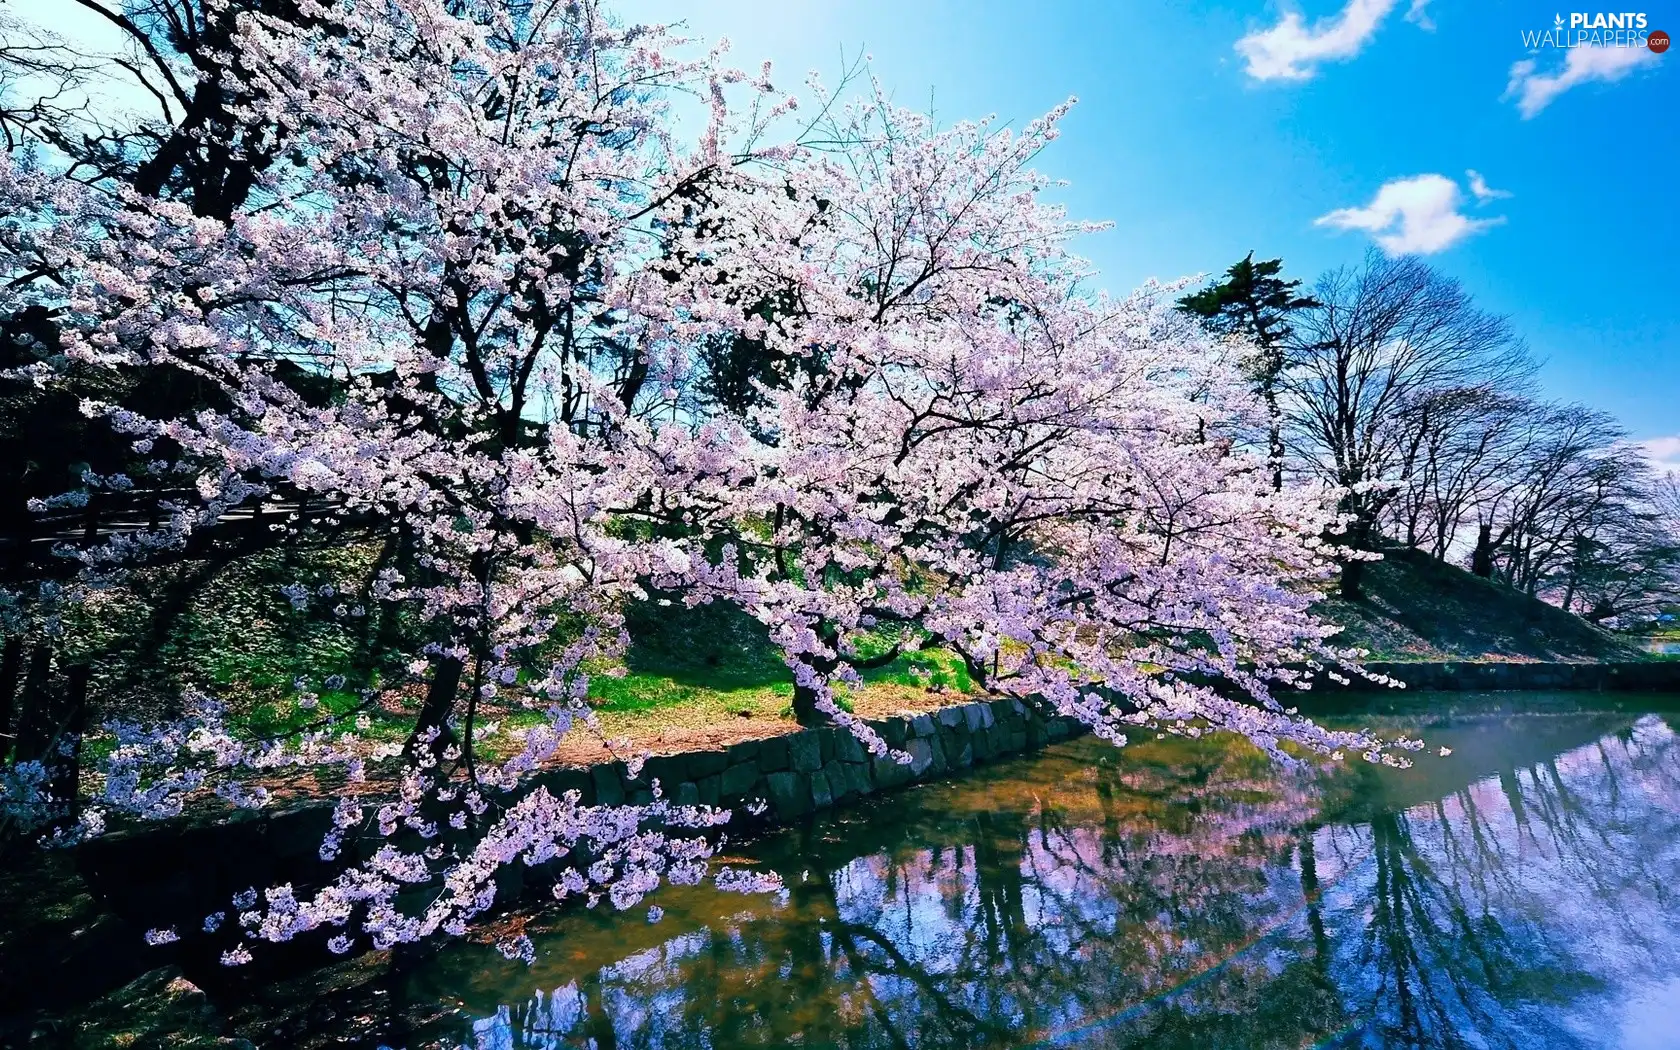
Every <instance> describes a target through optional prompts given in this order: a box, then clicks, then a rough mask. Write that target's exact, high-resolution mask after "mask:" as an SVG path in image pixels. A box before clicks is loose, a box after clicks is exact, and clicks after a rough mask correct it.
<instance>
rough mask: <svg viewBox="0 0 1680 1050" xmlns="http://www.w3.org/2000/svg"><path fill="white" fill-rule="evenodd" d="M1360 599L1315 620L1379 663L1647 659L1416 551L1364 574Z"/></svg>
mask: <svg viewBox="0 0 1680 1050" xmlns="http://www.w3.org/2000/svg"><path fill="white" fill-rule="evenodd" d="M1366 580H1367V581H1368V582H1367V586H1366V587H1365V597H1364V598H1362V599H1361V600H1360V601H1358V602H1346V601H1342V600H1341V599H1331V600H1328V601H1326V602H1324V603H1323V605H1322V606H1321V608H1320V612H1321V613H1322V614H1323V615H1324V616H1325V617H1327V618H1328V619H1329V620H1331V621H1332V622H1334V623H1338V624H1340V625H1342V627H1343V633H1342V634H1341V635H1340V636H1339V637H1338V638H1337V641H1339V642H1342V643H1345V644H1352V645H1357V646H1360V647H1362V648H1365V649H1369V650H1370V651H1371V654H1372V659H1376V660H1509V661H1534V660H1559V661H1569V662H1577V661H1581V662H1586V661H1594V660H1630V659H1639V658H1640V657H1642V656H1643V655H1644V654H1643V653H1642V652H1641V651H1640V650H1639V649H1637V648H1636V647H1634V646H1632V645H1630V644H1628V643H1627V642H1626V641H1623V640H1621V639H1619V638H1617V637H1616V636H1614V635H1612V634H1610V633H1608V632H1606V631H1602V630H1599V629H1598V628H1596V627H1593V626H1592V625H1591V624H1589V623H1587V622H1586V621H1585V620H1582V619H1581V618H1580V617H1577V616H1574V615H1572V614H1570V613H1566V612H1564V611H1563V610H1561V609H1558V608H1556V607H1555V606H1551V605H1547V604H1546V603H1545V602H1542V601H1539V600H1537V599H1534V598H1530V597H1529V596H1528V595H1526V594H1522V593H1520V592H1518V591H1514V590H1511V589H1510V588H1508V587H1503V586H1500V585H1499V584H1496V583H1492V582H1489V581H1488V580H1484V579H1481V578H1479V577H1476V576H1473V575H1471V574H1470V573H1468V572H1465V571H1464V570H1463V569H1460V568H1457V567H1455V566H1452V565H1446V564H1443V563H1442V562H1439V561H1436V560H1435V559H1434V558H1431V557H1429V556H1428V555H1426V554H1422V553H1419V552H1418V551H1413V550H1399V551H1390V552H1389V553H1388V554H1386V555H1385V556H1384V558H1383V560H1382V561H1380V562H1377V563H1374V564H1372V565H1371V566H1369V567H1368V568H1367V570H1366Z"/></svg>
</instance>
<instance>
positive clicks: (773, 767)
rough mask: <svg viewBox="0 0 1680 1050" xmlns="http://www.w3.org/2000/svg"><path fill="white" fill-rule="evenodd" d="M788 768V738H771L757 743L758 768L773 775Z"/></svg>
mask: <svg viewBox="0 0 1680 1050" xmlns="http://www.w3.org/2000/svg"><path fill="white" fill-rule="evenodd" d="M787 767H788V738H787V737H785V736H773V737H770V738H769V739H768V740H761V741H759V745H758V768H759V769H761V770H763V771H764V772H766V773H775V772H777V771H779V770H783V769H786V768H787Z"/></svg>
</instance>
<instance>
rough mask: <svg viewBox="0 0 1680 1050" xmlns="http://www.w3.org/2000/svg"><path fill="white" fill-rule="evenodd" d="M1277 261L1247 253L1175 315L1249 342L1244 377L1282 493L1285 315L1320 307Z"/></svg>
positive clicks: (1287, 327) (1275, 483) (1183, 302)
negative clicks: (1260, 412)
mask: <svg viewBox="0 0 1680 1050" xmlns="http://www.w3.org/2000/svg"><path fill="white" fill-rule="evenodd" d="M1282 271H1283V260H1282V259H1265V260H1262V261H1261V262H1255V261H1254V253H1253V252H1249V253H1248V254H1247V255H1246V256H1244V257H1243V259H1242V261H1241V262H1238V263H1237V264H1236V265H1234V266H1232V267H1231V268H1230V269H1228V270H1226V271H1225V277H1224V279H1223V280H1220V281H1216V282H1215V283H1213V284H1211V285H1209V286H1208V287H1206V288H1203V289H1202V290H1201V291H1199V292H1195V293H1192V294H1190V295H1186V296H1185V297H1184V298H1182V299H1180V300H1179V301H1178V305H1179V309H1181V310H1183V311H1184V312H1185V313H1189V314H1194V315H1195V316H1197V317H1200V318H1201V319H1202V321H1203V323H1205V324H1206V325H1207V327H1208V328H1210V329H1211V330H1213V331H1215V332H1218V333H1220V334H1221V335H1241V336H1246V337H1247V338H1249V339H1251V340H1253V342H1254V346H1255V355H1254V357H1253V358H1252V359H1251V360H1250V361H1249V363H1248V374H1249V377H1250V378H1251V379H1252V380H1253V382H1254V385H1255V389H1257V390H1258V391H1259V393H1260V396H1261V397H1262V398H1263V399H1264V400H1265V402H1266V418H1267V420H1268V423H1267V433H1266V438H1267V445H1268V450H1269V454H1270V457H1271V460H1272V488H1274V489H1282V488H1283V433H1282V413H1281V411H1280V410H1279V408H1278V384H1279V382H1280V381H1281V379H1282V376H1283V370H1284V369H1285V368H1286V367H1288V364H1289V340H1290V336H1291V335H1293V334H1294V329H1293V327H1292V326H1291V325H1290V323H1289V316H1290V314H1292V313H1294V312H1295V311H1297V310H1309V309H1312V308H1314V307H1316V306H1318V305H1319V303H1318V301H1317V300H1315V299H1313V298H1312V297H1311V296H1306V295H1297V294H1296V289H1297V288H1299V287H1300V285H1301V282H1300V281H1298V280H1297V281H1285V280H1284V279H1283V278H1282V277H1280V276H1279V274H1281V273H1282Z"/></svg>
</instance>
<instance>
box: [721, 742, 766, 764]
mask: <svg viewBox="0 0 1680 1050" xmlns="http://www.w3.org/2000/svg"><path fill="white" fill-rule="evenodd" d="M758 750H759V741H757V740H743V741H741V742H740V743H738V744H730V745H729V747H728V748H727V749H726V753H727V754H728V756H729V764H730V765H732V766H733V765H737V764H739V763H741V762H757V761H758Z"/></svg>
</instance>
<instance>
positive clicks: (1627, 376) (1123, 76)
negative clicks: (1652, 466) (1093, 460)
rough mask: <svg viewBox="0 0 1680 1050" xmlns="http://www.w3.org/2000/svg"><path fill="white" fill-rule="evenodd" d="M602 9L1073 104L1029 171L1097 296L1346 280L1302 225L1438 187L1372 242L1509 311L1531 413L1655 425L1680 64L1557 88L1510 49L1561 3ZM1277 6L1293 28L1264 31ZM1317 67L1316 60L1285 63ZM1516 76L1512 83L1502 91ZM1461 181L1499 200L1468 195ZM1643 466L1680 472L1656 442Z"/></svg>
mask: <svg viewBox="0 0 1680 1050" xmlns="http://www.w3.org/2000/svg"><path fill="white" fill-rule="evenodd" d="M1644 2H1650V0H1644ZM1664 2H1665V3H1667V4H1668V6H1666V7H1661V8H1647V9H1646V11H1645V13H1646V15H1647V25H1648V28H1650V29H1668V30H1671V31H1673V32H1680V0H1664ZM619 10H620V11H622V12H623V13H624V15H625V16H626V17H627V18H630V19H634V20H638V21H674V20H679V19H686V21H687V23H688V26H689V28H690V30H691V32H693V33H694V34H696V35H700V36H704V37H706V38H707V39H708V40H716V39H717V38H719V37H727V38H729V40H730V41H731V43H732V44H733V45H734V47H733V58H734V59H735V60H736V61H737V62H739V63H740V64H742V65H743V66H756V64H757V62H758V61H760V60H762V59H766V58H768V59H770V60H772V61H773V62H775V64H776V66H777V68H779V69H780V70H781V78H782V80H783V81H784V82H785V85H786V86H787V87H789V88H794V87H797V86H799V84H798V82H799V81H802V80H803V78H804V75H805V73H806V71H808V70H811V69H817V70H819V71H821V72H822V73H823V74H824V75H825V76H827V77H830V78H832V77H833V76H835V75H837V73H838V70H839V69H840V52H841V48H842V47H845V48H846V50H847V53H848V54H852V53H856V52H857V51H858V50H860V49H862V50H864V51H866V52H867V53H868V54H870V55H871V56H872V59H873V62H872V64H873V66H874V69H875V71H876V74H877V75H878V76H879V77H880V79H881V80H882V81H883V82H884V83H885V84H886V85H887V86H888V87H889V88H891V89H892V90H893V92H894V95H895V98H896V99H897V100H898V101H899V102H901V103H902V104H904V105H909V106H915V107H917V108H923V109H925V108H927V107H928V106H929V105H930V101H931V105H932V107H933V109H934V111H935V112H936V113H937V114H938V115H939V116H940V117H941V118H944V119H949V120H957V119H960V118H964V117H975V116H983V115H985V114H988V113H996V114H998V115H999V116H1001V117H1004V118H1006V119H1011V120H1014V121H1016V122H1020V121H1024V120H1026V119H1028V118H1031V117H1033V116H1036V115H1038V114H1039V113H1041V112H1043V111H1044V110H1046V109H1048V108H1050V107H1051V106H1053V105H1054V104H1056V103H1057V102H1059V101H1061V100H1062V99H1064V98H1066V97H1067V96H1069V95H1076V96H1078V98H1079V105H1078V106H1077V107H1075V109H1074V111H1073V113H1072V114H1071V115H1070V116H1069V117H1068V119H1067V121H1066V124H1065V125H1064V132H1063V136H1062V138H1061V139H1060V140H1059V141H1058V142H1057V143H1055V144H1054V146H1053V147H1052V148H1051V149H1050V150H1049V151H1048V152H1047V153H1046V154H1045V156H1044V158H1043V160H1042V161H1041V163H1040V165H1039V166H1040V167H1041V168H1042V169H1043V170H1045V171H1046V172H1047V173H1049V174H1051V175H1054V176H1057V177H1061V178H1065V179H1067V180H1069V182H1070V185H1069V187H1068V188H1067V190H1066V191H1064V192H1063V194H1062V196H1063V199H1064V200H1065V201H1066V203H1067V205H1068V207H1069V209H1070V210H1071V211H1072V212H1073V214H1074V215H1076V216H1078V217H1081V218H1091V219H1106V220H1110V221H1112V222H1113V223H1114V229H1113V230H1111V231H1109V232H1107V233H1104V234H1101V235H1098V236H1095V237H1092V238H1089V239H1088V240H1087V241H1086V242H1085V243H1083V244H1082V245H1081V246H1080V247H1081V251H1082V253H1083V254H1085V255H1086V256H1088V257H1089V258H1091V259H1092V260H1093V261H1094V262H1095V263H1096V264H1097V266H1098V267H1099V268H1100V270H1101V271H1102V283H1103V284H1104V285H1105V286H1107V287H1108V288H1110V289H1112V290H1115V291H1124V290H1127V289H1130V288H1132V287H1134V286H1136V285H1137V284H1138V283H1139V282H1141V281H1142V280H1143V279H1145V278H1147V277H1152V276H1154V277H1162V278H1169V277H1177V276H1182V275H1185V274H1192V273H1197V272H1203V271H1217V270H1221V269H1223V268H1224V267H1225V266H1227V265H1229V264H1230V263H1231V262H1233V261H1235V260H1236V259H1238V258H1240V257H1241V256H1242V255H1243V254H1244V253H1245V252H1247V251H1248V250H1249V249H1251V248H1252V249H1255V250H1256V251H1258V252H1259V253H1261V255H1262V256H1263V257H1266V256H1281V257H1282V258H1283V259H1284V262H1285V264H1286V266H1287V268H1288V270H1289V271H1291V272H1292V273H1294V274H1295V275H1297V276H1301V277H1305V278H1309V279H1310V278H1312V277H1313V276H1315V275H1316V274H1318V273H1319V272H1320V271H1322V270H1324V269H1326V268H1328V267H1332V266H1336V265H1340V264H1343V263H1354V262H1357V261H1358V259H1359V257H1360V255H1361V254H1362V253H1363V251H1364V250H1365V248H1366V246H1367V244H1369V243H1370V241H1371V238H1372V234H1371V233H1369V232H1367V231H1365V230H1363V229H1359V228H1353V229H1346V230H1338V229H1336V228H1334V226H1333V225H1331V224H1323V225H1315V220H1316V219H1319V218H1320V217H1323V216H1327V215H1330V214H1331V213H1333V212H1337V211H1338V210H1339V209H1367V208H1368V206H1370V205H1371V204H1372V203H1373V202H1374V201H1375V200H1376V199H1377V195H1378V193H1379V191H1380V190H1381V188H1382V187H1383V186H1384V184H1385V183H1390V182H1394V181H1396V180H1402V179H1408V178H1412V177H1416V176H1423V175H1439V176H1442V177H1443V179H1444V180H1451V186H1444V185H1443V184H1442V183H1440V182H1435V181H1430V180H1425V181H1422V182H1413V183H1410V184H1407V185H1402V186H1400V187H1397V188H1394V189H1391V190H1390V192H1389V193H1388V194H1387V195H1386V197H1385V200H1384V203H1385V204H1393V205H1397V206H1404V207H1405V208H1406V210H1408V211H1409V212H1410V213H1411V214H1412V215H1413V222H1412V229H1411V230H1410V232H1409V235H1408V234H1407V233H1405V232H1403V231H1401V230H1399V229H1392V230H1388V231H1379V233H1378V234H1377V235H1378V236H1383V235H1385V233H1386V235H1391V236H1394V237H1396V238H1397V240H1396V241H1393V242H1391V243H1394V244H1396V246H1404V245H1405V244H1407V243H1409V242H1416V243H1422V244H1425V245H1428V246H1431V247H1434V246H1436V244H1438V243H1439V242H1440V241H1442V240H1446V241H1449V242H1451V243H1449V244H1448V245H1447V246H1446V247H1444V248H1442V249H1441V250H1439V251H1436V252H1434V253H1433V254H1431V255H1430V256H1429V260H1430V262H1431V263H1432V264H1434V265H1436V266H1438V267H1439V268H1440V269H1442V270H1443V271H1445V272H1446V273H1448V274H1451V275H1452V276H1454V277H1457V278H1458V279H1460V280H1461V281H1463V282H1464V284H1465V285H1466V286H1467V287H1468V288H1469V289H1470V290H1471V291H1472V292H1473V293H1474V294H1475V295H1476V297H1477V298H1478V300H1479V301H1480V302H1481V303H1482V304H1483V305H1484V307H1485V308H1487V309H1490V310H1494V311H1497V312H1500V313H1505V314H1509V315H1510V316H1511V318H1512V320H1513V322H1514V324H1515V325H1516V327H1517V329H1518V330H1519V331H1520V332H1521V333H1523V335H1524V336H1525V338H1526V339H1527V340H1528V342H1529V344H1530V346H1531V347H1532V348H1533V349H1534V350H1535V352H1536V353H1537V354H1538V355H1539V356H1540V357H1542V358H1544V359H1545V360H1546V362H1547V363H1546V367H1545V369H1544V372H1543V374H1542V381H1543V383H1544V385H1545V387H1546V389H1547V390H1548V391H1549V392H1550V393H1551V394H1552V395H1553V396H1556V397H1560V398H1570V399H1576V400H1581V401H1584V402H1587V403H1590V404H1593V405H1596V406H1599V407H1602V408H1605V409H1608V410H1610V411H1613V412H1615V413H1617V414H1618V415H1620V416H1621V417H1622V418H1623V419H1624V420H1625V422H1626V423H1627V425H1628V426H1629V427H1630V428H1631V429H1632V430H1633V432H1634V433H1635V435H1636V436H1637V437H1640V438H1662V437H1675V436H1677V435H1680V327H1677V323H1680V71H1677V70H1675V69H1673V68H1670V67H1671V66H1672V65H1674V64H1675V63H1676V62H1680V52H1672V51H1671V52H1669V53H1668V54H1664V55H1661V56H1657V55H1652V54H1649V53H1645V54H1643V55H1642V56H1640V57H1638V58H1631V56H1623V55H1610V56H1605V55H1601V54H1594V55H1586V56H1584V57H1586V58H1589V59H1593V60H1603V59H1605V58H1608V59H1609V63H1608V65H1609V68H1607V69H1600V68H1598V67H1596V66H1594V65H1591V64H1588V63H1581V62H1579V61H1578V60H1576V68H1575V69H1574V71H1573V72H1572V73H1570V74H1568V75H1567V76H1566V75H1564V74H1563V71H1564V70H1565V69H1566V63H1567V62H1569V61H1571V60H1570V59H1568V58H1567V54H1568V53H1567V52H1565V51H1563V50H1560V49H1556V48H1547V49H1542V50H1541V51H1539V52H1537V53H1535V54H1532V55H1531V54H1529V53H1527V52H1525V50H1524V46H1523V39H1522V31H1523V30H1531V31H1536V30H1542V29H1549V28H1552V26H1553V20H1554V18H1555V17H1557V16H1558V15H1559V14H1561V15H1562V17H1563V19H1564V20H1565V22H1566V23H1567V22H1568V21H1569V18H1570V13H1571V12H1569V11H1567V10H1560V9H1557V8H1554V7H1552V6H1541V5H1539V4H1534V3H1505V2H1499V0H1430V2H1428V3H1427V4H1426V5H1418V4H1414V3H1412V0H1352V2H1351V3H1350V2H1349V0H1300V2H1299V3H1298V4H1297V5H1292V6H1287V7H1286V6H1281V5H1279V4H1276V3H1270V2H1268V0H1240V2H1239V0H1226V2H1223V3H1220V2H1212V3H1209V2H1204V0H1184V2H1174V3H1170V4H1169V3H1106V4H1105V3H1082V2H1071V0H1070V2H1053V0H1036V2H1032V3H1023V2H1021V0H1011V2H1000V0H853V2H846V3H839V2H814V0H777V2H769V0H710V2H705V3H693V2H689V3H681V2H674V0H634V2H627V3H622V4H621V5H620V6H619ZM1290 12H1295V13H1296V14H1297V15H1298V17H1299V21H1298V22H1296V23H1293V24H1291V23H1286V22H1285V21H1284V19H1285V17H1286V16H1287V15H1288V14H1289V13H1290ZM1280 24H1282V25H1283V28H1282V31H1281V32H1279V33H1274V34H1273V35H1272V36H1271V37H1265V38H1262V37H1260V36H1259V34H1263V33H1266V32H1268V31H1271V30H1275V29H1277V28H1278V27H1279V26H1280ZM1426 26H1429V27H1432V28H1426ZM1245 37H1249V38H1251V42H1250V43H1248V44H1245V45H1244V46H1245V48H1246V49H1247V50H1248V51H1249V52H1251V53H1254V54H1256V55H1257V56H1258V57H1259V60H1260V61H1259V63H1258V68H1259V71H1260V72H1261V73H1263V74H1264V73H1276V72H1279V71H1280V70H1282V71H1291V72H1294V73H1297V74H1299V73H1310V75H1309V76H1305V77H1296V78H1293V79H1291V78H1288V77H1281V76H1274V77H1272V78H1270V79H1263V78H1261V77H1257V76H1255V75H1254V74H1253V73H1251V72H1250V61H1249V59H1248V58H1247V57H1245V55H1244V54H1242V53H1239V51H1238V50H1237V46H1238V43H1239V41H1241V40H1243V39H1244V38H1245ZM1268 42H1269V43H1270V45H1271V46H1270V47H1267V46H1266V43H1268ZM1350 52H1351V53H1350ZM1315 54H1319V55H1325V54H1328V55H1329V56H1330V57H1327V58H1325V59H1323V60H1321V61H1316V62H1315V61H1312V60H1310V58H1308V57H1305V56H1311V55H1315ZM1630 59H1631V61H1630ZM1523 61H1532V62H1534V63H1535V66H1534V67H1533V69H1532V70H1530V71H1528V72H1529V73H1530V76H1529V77H1527V78H1523V79H1521V80H1520V81H1519V83H1518V85H1517V90H1516V91H1515V92H1514V93H1512V94H1511V95H1510V96H1509V97H1505V96H1507V89H1508V88H1509V87H1510V86H1511V81H1512V72H1513V70H1512V67H1513V65H1515V64H1516V63H1519V62H1523ZM1594 74H1597V75H1598V76H1599V77H1600V78H1601V79H1593V75H1594ZM1614 74H1619V76H1617V78H1616V79H1613V80H1610V79H1602V77H1604V76H1606V75H1614ZM1525 101H1526V103H1527V107H1528V111H1527V114H1526V115H1525V110H1524V103H1525ZM1539 104H1543V106H1542V108H1538V109H1536V108H1535V107H1536V105H1539ZM1468 170H1474V171H1476V172H1478V173H1480V174H1481V176H1482V177H1483V179H1484V180H1485V183H1486V185H1487V187H1489V188H1491V189H1493V190H1495V191H1499V192H1502V193H1508V194H1509V196H1508V197H1498V198H1496V199H1490V200H1487V201H1486V202H1485V203H1477V201H1476V199H1475V196H1474V194H1473V193H1472V191H1471V187H1470V185H1469V177H1468V175H1467V174H1466V172H1467V171H1468ZM1454 193H1456V194H1457V195H1458V196H1459V197H1460V198H1461V200H1460V201H1459V202H1458V204H1457V207H1456V209H1455V208H1453V207H1451V203H1452V202H1451V200H1450V195H1451V194H1454ZM1379 210H1382V211H1390V212H1392V211H1394V210H1395V209H1379ZM1455 215H1457V216H1462V222H1460V221H1458V220H1455V219H1454V216H1455ZM1341 218H1342V221H1343V223H1344V224H1346V223H1348V222H1349V221H1352V222H1354V223H1359V222H1363V223H1366V224H1367V225H1369V224H1371V223H1374V222H1376V221H1378V220H1379V219H1380V218H1382V216H1381V215H1373V214H1372V213H1370V212H1369V211H1362V212H1359V213H1357V214H1351V215H1350V214H1346V213H1344V214H1343V215H1342V217H1341ZM1403 221H1404V220H1402V219H1400V218H1398V217H1396V218H1394V219H1393V220H1392V224H1393V225H1394V226H1396V227H1398V226H1399V224H1400V223H1401V222H1403ZM1462 227H1468V228H1467V229H1465V228H1462ZM1662 451H1664V452H1665V453H1667V454H1665V456H1664V458H1670V456H1671V457H1672V459H1674V460H1675V461H1680V437H1676V440H1675V441H1674V442H1673V443H1672V448H1668V447H1664V448H1663V449H1662Z"/></svg>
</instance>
